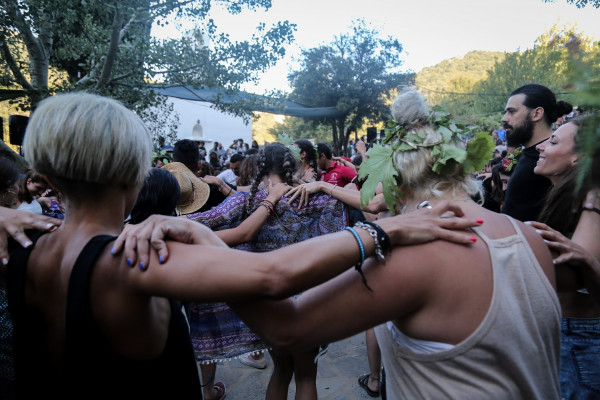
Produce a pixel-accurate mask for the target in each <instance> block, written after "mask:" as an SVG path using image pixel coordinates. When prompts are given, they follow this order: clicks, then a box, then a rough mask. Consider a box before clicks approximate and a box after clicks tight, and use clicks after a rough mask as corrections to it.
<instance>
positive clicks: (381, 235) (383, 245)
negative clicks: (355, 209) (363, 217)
mask: <svg viewBox="0 0 600 400" xmlns="http://www.w3.org/2000/svg"><path fill="white" fill-rule="evenodd" d="M362 224H366V225H368V226H370V227H371V228H373V229H374V230H375V231H376V232H377V248H378V249H379V250H381V254H382V257H381V258H382V259H381V260H380V261H384V257H383V256H384V255H385V254H388V253H390V252H391V251H392V241H391V240H390V237H389V236H388V234H387V233H385V231H384V230H383V229H382V228H381V227H380V226H379V225H377V224H376V223H375V222H372V221H362Z"/></svg>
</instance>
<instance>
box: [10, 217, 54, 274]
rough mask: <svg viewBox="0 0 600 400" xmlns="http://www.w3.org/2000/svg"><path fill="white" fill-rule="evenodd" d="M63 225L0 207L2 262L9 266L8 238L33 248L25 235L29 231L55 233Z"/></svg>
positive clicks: (49, 218) (48, 219) (45, 218)
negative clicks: (37, 230) (38, 230)
mask: <svg viewBox="0 0 600 400" xmlns="http://www.w3.org/2000/svg"><path fill="white" fill-rule="evenodd" d="M61 224H62V220H60V219H56V218H51V217H46V216H42V215H37V214H33V213H30V212H25V211H17V210H13V209H11V208H6V207H0V260H1V261H2V264H3V265H6V264H8V257H9V255H8V238H9V237H12V238H13V239H14V240H16V241H17V242H18V243H19V244H20V245H21V246H23V247H29V246H31V240H29V238H28V237H27V235H26V234H25V230H27V229H40V230H46V231H53V230H54V229H56V228H58V227H59V226H60V225H61Z"/></svg>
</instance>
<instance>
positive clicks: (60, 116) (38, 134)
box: [23, 92, 152, 186]
mask: <svg viewBox="0 0 600 400" xmlns="http://www.w3.org/2000/svg"><path fill="white" fill-rule="evenodd" d="M23 146H24V151H25V159H26V160H27V162H28V163H29V165H30V166H31V167H32V168H33V169H34V170H36V171H37V172H39V173H40V174H43V175H46V176H50V177H57V178H63V179H68V180H73V181H83V182H89V183H99V184H103V185H109V186H114V185H118V184H123V183H125V184H131V185H139V184H141V183H142V182H143V180H144V177H145V175H146V173H147V171H148V169H149V167H150V160H151V153H152V141H151V139H150V135H149V133H148V130H147V128H146V127H145V125H144V123H143V122H142V120H141V119H140V118H139V117H138V116H137V115H136V114H134V113H133V112H132V111H130V110H128V109H127V108H126V107H124V106H123V105H122V104H121V103H119V102H117V101H115V100H113V99H110V98H107V97H101V96H98V95H94V94H89V93H84V92H76V93H68V94H61V95H57V96H53V97H50V98H47V99H45V100H43V101H42V102H41V103H40V104H39V105H38V107H37V108H36V110H35V111H34V112H33V114H32V116H31V118H30V120H29V123H28V125H27V130H26V131H25V139H24V142H23Z"/></svg>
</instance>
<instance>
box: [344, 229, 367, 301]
mask: <svg viewBox="0 0 600 400" xmlns="http://www.w3.org/2000/svg"><path fill="white" fill-rule="evenodd" d="M346 230H347V231H350V233H352V235H353V236H354V238H355V239H356V242H357V243H358V247H359V249H360V262H358V263H356V264H355V265H354V269H355V270H356V271H358V273H359V274H360V277H361V279H362V283H363V285H365V287H366V288H367V289H369V290H370V291H371V292H372V291H373V289H371V288H370V287H369V285H368V284H367V278H365V274H364V273H363V270H362V265H363V263H364V262H365V246H364V245H363V242H362V240H360V236H359V235H358V232H356V231H355V230H354V228H352V227H350V226H347V227H346Z"/></svg>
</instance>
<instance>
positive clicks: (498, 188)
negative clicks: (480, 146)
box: [491, 163, 512, 205]
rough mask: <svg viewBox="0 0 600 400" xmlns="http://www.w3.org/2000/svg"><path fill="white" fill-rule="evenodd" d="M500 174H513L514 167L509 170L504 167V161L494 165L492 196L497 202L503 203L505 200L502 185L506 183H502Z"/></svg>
mask: <svg viewBox="0 0 600 400" xmlns="http://www.w3.org/2000/svg"><path fill="white" fill-rule="evenodd" d="M500 174H502V175H506V176H511V175H512V169H511V170H510V171H507V170H506V168H504V166H503V165H502V163H499V164H496V165H494V166H493V167H492V193H491V197H492V199H494V201H495V202H496V203H498V204H500V205H502V203H503V202H504V190H502V186H504V185H503V184H502V177H501V176H500Z"/></svg>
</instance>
